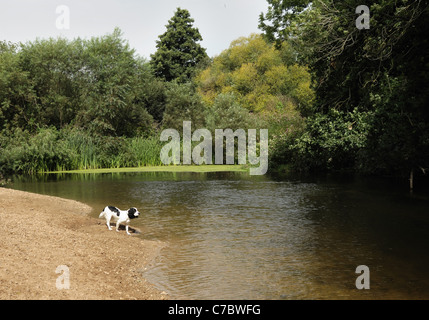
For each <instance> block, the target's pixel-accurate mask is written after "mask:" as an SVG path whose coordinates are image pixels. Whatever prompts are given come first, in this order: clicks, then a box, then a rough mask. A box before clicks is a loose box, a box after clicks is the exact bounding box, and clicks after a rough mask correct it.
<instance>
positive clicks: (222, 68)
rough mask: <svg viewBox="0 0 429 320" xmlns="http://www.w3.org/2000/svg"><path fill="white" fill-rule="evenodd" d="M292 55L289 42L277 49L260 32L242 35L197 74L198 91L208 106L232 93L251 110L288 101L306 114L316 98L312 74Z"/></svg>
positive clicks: (267, 107)
mask: <svg viewBox="0 0 429 320" xmlns="http://www.w3.org/2000/svg"><path fill="white" fill-rule="evenodd" d="M291 55H292V53H291V50H290V47H289V46H288V45H287V43H284V44H283V46H282V47H281V48H280V49H279V50H278V49H276V48H275V47H274V46H272V45H271V44H269V43H267V42H266V41H265V40H264V38H263V37H262V36H261V35H259V34H251V35H250V36H249V37H242V38H239V39H237V40H235V41H233V42H232V43H231V45H230V47H229V48H228V49H227V50H225V51H223V52H222V53H221V54H220V55H219V56H217V57H215V58H214V59H213V63H212V64H211V65H210V66H209V67H208V68H207V69H205V70H203V71H202V72H200V73H199V74H198V75H197V77H196V82H197V86H198V92H199V93H200V94H201V96H202V97H203V100H204V101H205V102H206V103H207V104H209V105H212V104H213V103H214V100H215V98H216V97H217V96H218V95H219V94H221V93H233V94H234V95H235V96H236V97H237V99H238V102H239V103H240V104H241V105H242V106H243V107H245V108H247V109H248V110H249V111H251V112H263V111H266V110H269V109H271V108H272V107H273V106H275V107H278V108H283V107H286V106H284V101H288V103H293V104H294V105H295V106H296V108H297V109H298V110H300V111H301V112H303V113H304V114H305V113H307V111H308V110H309V109H310V108H311V105H312V101H313V97H314V93H313V91H312V89H311V88H310V74H309V73H308V70H307V68H306V67H304V66H300V65H298V64H294V59H293V56H291ZM285 97H287V98H288V99H285Z"/></svg>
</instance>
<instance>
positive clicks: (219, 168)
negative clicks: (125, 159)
mask: <svg viewBox="0 0 429 320" xmlns="http://www.w3.org/2000/svg"><path fill="white" fill-rule="evenodd" d="M246 171H248V168H247V167H246V166H243V165H201V166H198V165H186V166H145V167H131V168H101V169H85V170H64V171H49V172H47V173H112V172H246Z"/></svg>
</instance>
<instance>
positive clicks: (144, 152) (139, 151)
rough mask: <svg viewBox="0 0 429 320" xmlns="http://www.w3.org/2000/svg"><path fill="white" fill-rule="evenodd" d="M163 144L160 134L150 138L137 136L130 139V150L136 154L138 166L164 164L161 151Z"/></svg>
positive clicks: (136, 164)
mask: <svg viewBox="0 0 429 320" xmlns="http://www.w3.org/2000/svg"><path fill="white" fill-rule="evenodd" d="M162 146H163V144H162V143H161V141H160V140H159V137H158V136H152V137H149V138H142V137H136V138H132V139H131V140H130V152H131V153H132V154H134V155H135V157H136V160H135V161H136V162H135V165H133V166H136V167H143V166H160V165H162V162H161V157H160V156H159V155H160V153H161V149H162Z"/></svg>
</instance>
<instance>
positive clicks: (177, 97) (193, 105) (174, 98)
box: [162, 82, 206, 132]
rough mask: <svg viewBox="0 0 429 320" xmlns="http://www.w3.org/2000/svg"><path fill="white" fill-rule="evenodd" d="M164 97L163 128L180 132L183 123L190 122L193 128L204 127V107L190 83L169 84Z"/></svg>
mask: <svg viewBox="0 0 429 320" xmlns="http://www.w3.org/2000/svg"><path fill="white" fill-rule="evenodd" d="M166 96H167V99H166V104H165V111H164V119H163V122H162V126H163V128H171V129H176V130H178V131H179V132H182V128H183V121H192V126H193V127H194V128H202V127H204V122H205V120H204V115H205V110H206V106H205V104H204V103H203V101H202V100H201V98H200V96H199V95H197V94H196V93H195V90H194V88H193V87H192V84H191V83H184V84H178V83H176V82H172V83H170V84H169V85H168V89H167V92H166Z"/></svg>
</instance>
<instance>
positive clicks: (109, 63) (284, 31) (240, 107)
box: [0, 0, 429, 176]
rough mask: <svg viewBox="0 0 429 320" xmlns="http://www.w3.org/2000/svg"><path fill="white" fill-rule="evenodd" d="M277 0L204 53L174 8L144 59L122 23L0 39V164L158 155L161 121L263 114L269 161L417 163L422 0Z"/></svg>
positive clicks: (428, 116)
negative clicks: (61, 34) (215, 50)
mask: <svg viewBox="0 0 429 320" xmlns="http://www.w3.org/2000/svg"><path fill="white" fill-rule="evenodd" d="M358 5H359V3H358V1H343V2H341V3H337V2H335V3H334V1H294V0H283V1H271V0H267V6H268V12H267V13H266V14H265V15H264V14H261V16H260V21H259V25H260V29H261V31H262V34H251V35H247V36H244V37H241V38H239V39H237V40H235V41H233V42H232V43H231V45H230V47H229V48H227V49H225V50H224V51H223V52H222V53H221V54H219V55H218V56H216V57H212V58H210V57H208V56H207V54H206V52H205V49H204V48H202V47H201V45H200V44H199V42H200V41H201V40H202V35H201V34H200V33H199V31H198V29H197V28H195V27H194V26H193V19H192V18H191V16H190V13H189V12H188V11H187V10H182V9H178V10H177V11H176V13H175V15H174V17H172V19H171V20H170V21H168V25H167V30H166V32H165V33H164V34H163V35H160V38H159V41H158V42H157V52H156V53H154V54H153V55H151V58H150V59H149V60H146V59H143V58H141V57H139V56H138V55H137V54H136V53H135V51H134V50H133V49H132V48H130V47H129V45H128V43H127V41H126V40H125V39H124V38H123V36H122V33H121V31H120V30H119V29H115V30H114V31H113V33H111V34H108V35H105V36H102V37H94V38H92V39H89V40H83V39H80V38H78V39H74V40H66V39H62V38H58V39H38V40H35V41H32V42H27V43H19V44H14V43H7V42H0V171H1V172H3V173H6V174H7V173H35V172H40V171H62V170H82V169H99V168H120V167H142V166H158V165H161V162H160V156H159V154H160V150H161V148H162V145H163V144H161V142H160V141H159V135H160V132H161V130H163V129H165V128H173V129H177V130H179V132H180V130H181V128H182V122H183V121H185V120H187V121H189V120H190V121H192V126H193V128H203V127H205V128H208V129H209V130H211V131H214V129H216V128H232V129H234V130H235V129H238V128H243V129H248V128H255V129H258V128H268V130H269V168H270V170H273V169H274V170H275V169H277V170H278V169H279V168H283V169H284V168H286V167H287V168H288V169H289V170H294V171H305V172H308V171H310V172H311V171H326V170H328V171H329V170H331V171H332V170H335V171H338V170H339V171H343V170H347V171H352V172H361V173H367V174H383V175H384V174H388V175H400V176H407V175H409V174H410V173H412V174H414V175H417V174H420V175H423V174H425V173H426V170H427V168H429V109H428V108H427V107H426V105H427V103H428V98H429V97H428V95H429V90H428V89H427V83H428V81H429V79H428V78H429V72H428V71H429V70H428V69H429V57H428V55H429V43H428V40H427V37H426V31H428V30H427V29H428V28H429V23H428V22H429V21H428V20H429V12H428V1H402V2H400V3H396V2H391V1H382V2H378V3H377V4H375V3H374V4H372V5H370V6H369V9H370V12H371V16H370V23H371V24H370V29H362V30H360V29H358V28H356V25H355V20H356V18H357V17H358V15H357V14H356V13H355V8H356V7H357V6H358Z"/></svg>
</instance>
